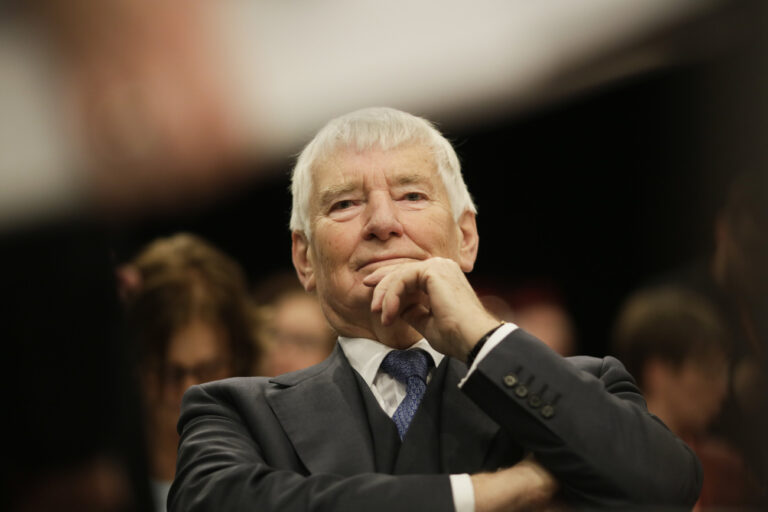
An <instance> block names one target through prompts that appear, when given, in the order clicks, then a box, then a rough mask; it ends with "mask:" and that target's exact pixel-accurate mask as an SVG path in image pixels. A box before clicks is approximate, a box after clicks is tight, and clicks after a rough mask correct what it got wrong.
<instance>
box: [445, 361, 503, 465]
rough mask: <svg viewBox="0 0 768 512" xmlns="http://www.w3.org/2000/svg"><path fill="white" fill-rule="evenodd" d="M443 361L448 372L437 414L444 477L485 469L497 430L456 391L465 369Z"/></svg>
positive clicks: (455, 363) (460, 365) (456, 363)
mask: <svg viewBox="0 0 768 512" xmlns="http://www.w3.org/2000/svg"><path fill="white" fill-rule="evenodd" d="M446 359H447V360H448V361H447V363H446V364H447V365H448V368H447V369H446V375H445V384H444V388H443V403H442V408H441V409H442V410H441V413H440V414H441V417H440V419H441V423H440V424H441V432H440V448H441V455H442V462H443V469H444V471H446V472H448V473H474V472H477V471H481V470H484V469H487V468H486V467H485V466H486V465H487V464H486V462H487V460H486V459H487V458H488V455H489V454H488V451H489V449H490V447H491V443H492V441H493V440H494V438H495V437H496V436H497V434H498V433H499V429H500V427H499V425H498V424H496V423H495V422H494V421H493V420H491V419H490V418H489V417H488V416H487V415H486V414H485V413H484V412H483V411H482V410H481V409H480V408H479V407H478V406H477V405H475V404H474V402H472V400H470V399H469V398H468V397H467V396H466V395H465V394H464V392H463V391H461V390H460V389H459V387H458V384H459V381H460V380H461V378H462V377H463V376H464V374H466V373H467V368H466V366H465V365H463V364H462V363H460V362H459V361H457V360H455V359H451V358H446Z"/></svg>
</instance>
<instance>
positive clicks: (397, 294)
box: [381, 275, 406, 325]
mask: <svg viewBox="0 0 768 512" xmlns="http://www.w3.org/2000/svg"><path fill="white" fill-rule="evenodd" d="M388 277H389V279H387V281H388V282H389V283H388V284H389V285H388V286H387V289H386V290H385V292H384V295H383V298H382V301H381V323H382V324H383V325H390V324H391V323H392V322H394V321H395V319H396V318H397V317H398V315H399V314H400V307H401V305H402V304H403V300H402V299H403V298H404V295H405V288H406V285H405V281H403V280H402V279H398V277H400V276H394V275H390V276H388Z"/></svg>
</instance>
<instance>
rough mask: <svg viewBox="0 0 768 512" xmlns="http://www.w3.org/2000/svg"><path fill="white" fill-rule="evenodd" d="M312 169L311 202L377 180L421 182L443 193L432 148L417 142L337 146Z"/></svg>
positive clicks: (401, 183) (404, 183)
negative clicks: (376, 145)
mask: <svg viewBox="0 0 768 512" xmlns="http://www.w3.org/2000/svg"><path fill="white" fill-rule="evenodd" d="M311 172H312V188H311V196H310V198H311V199H310V200H311V203H314V204H317V203H321V202H323V200H324V198H326V197H327V196H328V195H338V194H341V193H344V192H347V191H353V190H358V189H364V188H365V187H366V186H370V185H371V182H372V181H375V180H377V179H378V180H385V181H386V184H387V185H388V186H399V185H402V186H405V185H412V184H420V185H422V186H427V187H430V188H433V189H437V190H438V191H440V192H441V193H442V192H444V185H443V183H442V180H441V178H440V176H439V173H438V170H437V163H436V162H435V157H434V155H433V153H432V151H431V149H430V148H428V147H427V146H424V145H419V144H405V145H402V146H398V147H395V148H392V149H386V150H384V149H381V148H379V147H372V148H368V149H362V150H359V149H356V148H353V147H339V148H336V149H335V150H334V151H332V152H330V153H329V154H327V155H326V156H325V157H323V158H320V159H318V160H317V162H316V163H315V165H313V167H312V171H311Z"/></svg>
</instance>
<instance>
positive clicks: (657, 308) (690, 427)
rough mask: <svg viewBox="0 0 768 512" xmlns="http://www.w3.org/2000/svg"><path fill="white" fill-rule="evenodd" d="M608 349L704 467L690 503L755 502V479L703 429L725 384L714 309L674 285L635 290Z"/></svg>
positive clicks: (724, 341) (725, 339)
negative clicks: (697, 494)
mask: <svg viewBox="0 0 768 512" xmlns="http://www.w3.org/2000/svg"><path fill="white" fill-rule="evenodd" d="M613 348H614V351H615V353H616V355H617V356H618V357H619V359H621V361H622V362H624V364H625V365H626V367H627V369H628V370H629V371H630V373H631V374H632V375H633V376H634V377H635V379H636V380H637V382H638V384H639V385H640V388H641V389H642V391H643V394H644V395H645V399H646V402H647V404H648V409H649V410H650V411H651V412H652V413H653V414H655V415H656V416H658V417H659V418H660V419H661V420H662V421H663V422H664V423H665V424H666V425H667V427H669V428H670V429H671V430H672V431H673V432H675V433H676V434H677V435H678V436H680V437H681V438H682V439H683V440H684V441H685V442H686V443H688V445H689V446H691V448H693V449H694V451H695V452H696V454H697V455H698V456H699V459H700V460H701V462H702V465H703V468H704V484H703V489H702V493H701V496H700V498H699V501H698V502H697V505H696V508H697V509H698V510H703V509H713V510H714V509H717V510H719V509H720V508H723V507H738V509H742V508H744V509H745V510H746V509H747V508H751V507H756V506H757V505H758V501H757V494H756V493H757V491H756V483H757V481H756V478H755V476H754V475H752V474H749V473H748V472H747V471H746V470H745V466H744V464H743V461H742V459H741V457H740V456H739V455H738V453H737V452H736V451H735V450H734V449H733V447H731V446H730V445H728V444H727V443H726V442H724V441H723V440H722V439H718V438H716V437H713V436H712V434H711V433H710V430H709V427H710V426H711V423H712V420H713V419H714V418H715V417H716V416H717V414H718V413H719V412H720V408H721V406H722V404H723V400H724V399H725V397H726V392H727V389H728V373H729V365H728V357H727V356H728V354H729V352H730V350H731V349H732V345H731V338H730V335H729V333H728V330H727V328H726V326H725V325H724V323H723V321H722V319H721V317H720V316H719V313H718V312H717V310H716V309H715V308H714V307H713V306H712V305H711V304H710V303H708V302H707V301H706V300H704V299H703V298H702V297H700V296H698V295H696V294H694V293H692V292H690V291H687V290H684V289H679V288H672V287H659V288H649V289H646V290H642V291H639V292H637V293H635V294H633V295H632V296H631V297H630V298H629V299H628V300H627V301H626V303H625V305H624V306H623V308H622V309H621V311H620V314H619V316H618V319H617V322H616V328H615V335H614V340H613Z"/></svg>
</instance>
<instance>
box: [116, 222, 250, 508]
mask: <svg viewBox="0 0 768 512" xmlns="http://www.w3.org/2000/svg"><path fill="white" fill-rule="evenodd" d="M119 272H120V275H121V283H122V285H123V289H122V293H123V296H124V300H125V302H126V306H127V320H128V332H129V333H130V335H131V338H132V340H133V341H134V342H135V343H136V344H137V345H138V347H139V351H140V363H139V371H140V378H141V387H142V390H143V393H144V403H145V406H146V423H147V427H146V437H147V444H148V450H149V457H148V458H149V470H150V477H151V479H152V490H153V493H154V496H155V506H156V509H157V510H165V499H166V496H167V494H168V488H169V487H170V484H171V482H172V480H173V477H174V473H175V468H176V448H177V445H178V441H179V436H178V434H177V432H176V422H177V420H178V416H179V410H180V406H181V398H182V395H183V394H184V391H186V389H187V388H188V387H189V386H191V385H193V384H199V383H201V382H207V381H211V380H217V379H223V378H226V377H233V376H241V375H250V372H251V368H252V367H253V365H254V362H255V361H256V360H257V357H256V356H257V354H258V352H257V351H258V344H257V342H256V340H255V333H256V329H257V326H256V325H255V323H254V316H253V310H252V305H251V303H250V301H249V297H248V294H247V285H246V280H245V276H244V274H243V272H242V270H241V269H240V266H239V265H238V264H237V263H236V262H235V261H234V260H232V259H231V258H229V257H228V256H227V255H225V254H224V253H223V252H221V251H220V250H218V249H216V248H215V247H213V246H211V245H210V244H209V243H207V242H205V241H204V240H202V239H201V238H199V237H197V236H194V235H190V234H177V235H174V236H170V237H167V238H162V239H159V240H156V241H154V242H152V243H151V244H149V245H148V246H147V247H146V248H145V249H144V250H143V251H141V252H140V253H139V254H138V255H137V256H136V258H135V259H133V261H131V262H130V263H128V264H127V265H125V266H123V267H122V268H121V269H120V271H119Z"/></svg>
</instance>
